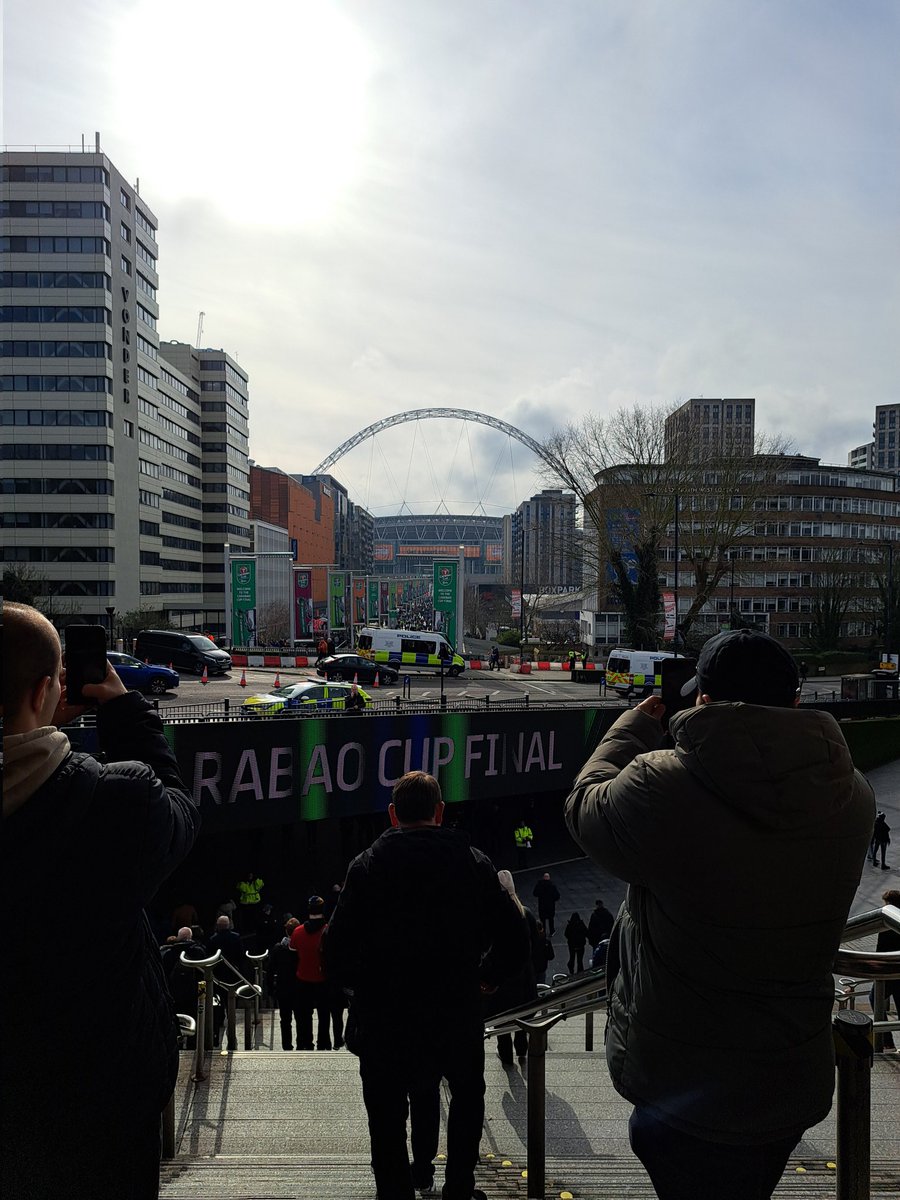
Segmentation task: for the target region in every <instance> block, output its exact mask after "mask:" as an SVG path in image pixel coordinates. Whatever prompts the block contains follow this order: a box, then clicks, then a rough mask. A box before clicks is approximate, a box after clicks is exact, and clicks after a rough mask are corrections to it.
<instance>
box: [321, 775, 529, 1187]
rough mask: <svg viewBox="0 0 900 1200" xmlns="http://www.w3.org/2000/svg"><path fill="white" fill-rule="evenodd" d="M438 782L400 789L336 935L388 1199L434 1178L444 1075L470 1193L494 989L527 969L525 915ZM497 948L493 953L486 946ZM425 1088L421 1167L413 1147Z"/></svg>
mask: <svg viewBox="0 0 900 1200" xmlns="http://www.w3.org/2000/svg"><path fill="white" fill-rule="evenodd" d="M443 813H444V804H443V800H442V797H441V789H440V785H439V784H438V782H437V780H436V779H434V778H433V777H432V776H430V775H426V774H424V772H422V771H411V772H409V773H408V774H406V775H404V776H403V777H402V778H401V779H400V780H398V782H397V783H396V784H395V785H394V789H393V799H392V803H391V805H390V808H389V815H390V820H391V828H390V829H389V830H387V832H385V833H383V834H382V835H381V836H380V837H379V838H378V839H377V840H376V841H375V843H374V844H373V845H372V846H370V847H369V849H368V850H366V851H364V852H363V853H362V854H360V855H358V856H357V857H356V858H355V859H354V860H353V862H352V863H351V864H350V868H349V870H348V872H347V878H346V881H345V883H344V890H343V891H342V892H341V898H340V900H339V902H338V906H337V909H336V910H335V913H334V917H333V918H332V920H331V923H330V925H329V928H328V932H327V934H326V935H325V960H326V964H327V967H328V970H329V972H330V973H331V974H332V975H333V976H334V977H335V978H336V979H337V980H338V982H340V983H341V984H343V985H344V986H346V987H350V988H352V989H353V1006H352V1009H351V1013H352V1015H353V1017H354V1020H355V1021H356V1022H357V1025H358V1028H357V1041H356V1045H357V1049H358V1051H359V1056H360V1063H359V1071H360V1078H361V1080H362V1088H363V1099H364V1101H365V1105H366V1111H367V1113H368V1117H369V1137H370V1141H371V1149H372V1169H373V1171H374V1174H375V1185H376V1189H377V1192H378V1195H379V1196H383V1197H385V1200H387V1198H388V1197H390V1200H414V1195H415V1189H416V1188H420V1189H423V1188H428V1187H430V1186H431V1185H432V1182H433V1177H434V1166H433V1159H434V1157H435V1154H436V1152H437V1144H438V1131H439V1106H438V1105H437V1104H436V1103H434V1102H433V1101H434V1099H435V1098H436V1097H437V1090H438V1086H439V1083H440V1080H441V1077H442V1076H443V1077H444V1078H445V1079H446V1081H447V1085H448V1087H449V1090H450V1105H449V1113H448V1121H447V1163H446V1174H445V1180H444V1185H443V1193H442V1195H443V1197H444V1200H470V1197H481V1198H482V1200H483V1197H484V1193H482V1192H480V1191H476V1190H475V1165H476V1163H477V1161H478V1148H479V1142H480V1139H481V1131H482V1125H483V1123H484V1088H485V1084H484V1025H483V1021H482V1016H481V997H482V994H483V993H482V988H484V989H485V991H490V990H491V989H492V988H496V987H497V986H498V985H499V984H500V983H501V982H502V981H503V979H505V978H507V977H508V976H509V975H511V974H512V973H513V972H514V971H515V969H516V967H517V965H518V954H519V948H520V945H521V942H520V940H519V937H520V931H521V922H522V918H521V915H520V914H519V912H518V911H517V909H516V908H515V906H514V905H513V903H512V901H511V900H510V898H509V896H508V895H507V894H506V892H505V891H504V890H503V888H502V887H501V886H500V883H499V882H498V880H497V874H496V872H495V871H494V868H493V866H492V864H491V862H490V860H489V859H488V858H486V857H485V855H483V854H482V853H481V852H480V851H479V850H476V849H474V848H473V847H472V846H470V845H469V842H468V840H467V838H466V837H465V836H464V835H463V834H462V833H459V832H457V831H455V830H450V829H444V828H443V827H442V826H441V820H442V818H443ZM489 950H490V951H491V954H490V956H488V955H487V951H489ZM412 1096H422V1097H423V1098H424V1101H423V1104H421V1105H419V1106H418V1108H417V1112H416V1118H417V1119H414V1121H413V1126H412V1133H413V1139H414V1140H413V1146H412V1150H413V1163H412V1166H410V1162H409V1157H408V1154H407V1145H406V1139H407V1134H406V1117H407V1109H408V1105H409V1101H410V1097H412Z"/></svg>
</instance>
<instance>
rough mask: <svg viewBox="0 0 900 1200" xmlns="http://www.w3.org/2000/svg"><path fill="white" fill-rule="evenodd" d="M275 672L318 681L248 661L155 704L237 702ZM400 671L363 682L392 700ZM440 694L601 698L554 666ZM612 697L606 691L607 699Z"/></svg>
mask: <svg viewBox="0 0 900 1200" xmlns="http://www.w3.org/2000/svg"><path fill="white" fill-rule="evenodd" d="M276 674H278V675H279V676H280V682H281V683H282V684H287V683H296V682H297V681H298V680H301V679H316V680H317V681H318V682H321V680H320V679H319V677H318V676H317V675H316V672H315V670H314V669H313V668H312V667H300V668H297V669H292V670H283V671H278V672H276V670H275V668H274V667H247V670H246V680H247V686H246V687H243V688H242V687H241V686H240V679H241V672H240V669H234V670H232V671H231V672H230V673H229V674H228V675H226V676H224V677H222V676H214V677H213V678H211V679H210V681H209V683H207V684H202V683H200V681H199V680H198V679H197V678H196V676H194V675H185V674H183V675H182V676H181V686H180V687H179V689H178V691H177V692H168V693H167V694H166V695H165V696H163V697H161V698H160V707H161V708H162V709H165V708H167V707H171V706H173V705H179V704H204V703H211V702H213V701H219V700H226V699H227V700H230V701H231V702H232V703H233V704H239V703H240V702H241V700H242V699H244V697H246V696H253V695H257V694H259V693H262V692H268V691H269V690H270V689H271V688H272V686H273V685H274V683H275V676H276ZM409 679H410V688H411V693H412V697H413V698H414V699H419V700H434V699H436V698H437V697H439V696H440V694H441V683H440V678H439V676H437V675H428V674H425V673H424V672H410V675H409ZM402 681H403V676H402V675H401V676H400V681H399V682H398V683H396V684H390V685H382V686H380V687H378V688H373V687H372V685H371V684H364V685H362V686H363V687H364V690H365V691H367V692H369V693H370V694H371V695H372V696H374V697H375V698H377V699H379V700H392V699H393V698H394V696H399V695H402ZM444 694H445V695H446V696H447V698H448V700H461V699H477V700H483V699H484V697H485V696H490V697H491V699H497V700H512V699H514V698H515V697H517V696H522V697H524V696H525V695H529V696H531V697H532V698H533V699H535V700H538V699H540V700H552V699H555V698H556V699H561V700H598V699H600V687H599V683H590V684H587V683H572V682H571V681H570V680H569V679H568V678H567V677H565V676H563V675H562V674H560V673H557V672H552V673H551V672H541V673H540V674H538V673H535V674H533V675H514V674H512V673H511V672H510V671H507V670H502V671H471V672H467V673H466V674H464V675H462V676H460V677H459V678H458V679H451V678H450V677H449V676H447V675H445V676H444ZM613 700H614V697H610V701H611V702H612V701H613Z"/></svg>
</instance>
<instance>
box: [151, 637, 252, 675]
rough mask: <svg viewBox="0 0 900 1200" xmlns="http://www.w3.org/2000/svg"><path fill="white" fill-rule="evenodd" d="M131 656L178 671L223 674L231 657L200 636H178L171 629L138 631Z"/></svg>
mask: <svg viewBox="0 0 900 1200" xmlns="http://www.w3.org/2000/svg"><path fill="white" fill-rule="evenodd" d="M134 649H135V654H136V655H137V657H138V658H144V659H147V660H148V661H149V662H152V663H154V662H155V663H171V664H172V666H173V667H177V668H178V669H179V670H181V671H196V672H197V674H198V675H202V674H203V669H204V667H205V668H206V670H207V672H208V674H210V675H215V674H221V675H224V674H225V672H226V671H230V670H231V655H230V654H226V653H225V651H224V650H220V649H219V648H218V646H216V644H215V643H214V642H211V641H210V640H209V638H208V637H204V635H203V634H202V633H180V632H178V630H175V629H142V630H141V631H140V632H139V633H138V635H137V641H136V644H135V648H134Z"/></svg>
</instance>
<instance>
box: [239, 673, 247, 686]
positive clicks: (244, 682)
mask: <svg viewBox="0 0 900 1200" xmlns="http://www.w3.org/2000/svg"><path fill="white" fill-rule="evenodd" d="M240 686H241V687H246V686H247V672H246V670H242V671H241V684H240Z"/></svg>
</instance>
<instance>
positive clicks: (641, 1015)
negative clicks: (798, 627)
mask: <svg viewBox="0 0 900 1200" xmlns="http://www.w3.org/2000/svg"><path fill="white" fill-rule="evenodd" d="M799 686H800V678H799V673H798V671H797V666H796V663H795V662H794V660H793V658H792V657H791V656H790V655H789V654H788V653H787V651H786V650H785V649H784V648H783V647H782V646H781V645H780V644H779V643H778V642H776V641H774V639H772V638H770V637H768V636H767V635H766V634H763V633H760V632H757V631H756V630H751V629H740V630H733V631H730V632H726V633H722V634H718V635H716V636H715V637H713V638H710V639H709V640H708V641H707V642H706V644H705V645H704V646H703V649H702V650H701V652H700V656H699V659H698V663H697V673H696V675H695V677H694V678H693V679H692V680H690V681H689V683H688V684H686V685H685V687H684V689H683V694H684V695H686V696H687V695H690V694H695V696H696V699H695V707H692V708H688V709H685V710H682V711H680V712H676V713H675V714H674V715H673V716H672V718H671V721H670V723H669V736H670V737H671V738H673V739H674V743H675V748H674V749H666V750H663V749H659V747H660V746H661V745H662V743H663V740H664V733H663V728H662V724H661V718H662V716H663V714H664V712H665V706H664V705H663V703H662V701H661V700H660V699H659V697H656V696H652V697H649V698H648V699H646V700H644V701H642V702H641V703H640V704H639V705H637V707H636V708H635V709H633V710H632V711H630V712H628V713H625V714H623V715H622V716H621V717H619V719H618V720H617V721H616V722H615V723H614V724H613V726H612V727H611V728H610V730H609V731H608V733H607V734H606V735H605V737H604V738H603V739H602V741H601V742H600V745H599V746H598V748H597V749H596V751H595V752H594V754H593V755H592V756H591V758H590V759H589V760H588V762H587V764H586V765H585V767H584V768H583V769H582V771H581V773H580V774H579V776H578V778H577V779H576V781H575V787H574V790H573V791H572V793H571V795H570V796H569V798H568V800H567V802H566V820H567V823H568V826H569V829H570V831H571V833H572V834H573V836H574V837H575V839H576V841H578V842H579V843H580V845H581V846H582V847H583V848H584V850H585V851H586V853H588V854H589V855H590V857H591V858H592V859H593V860H594V861H595V862H596V863H598V864H599V865H600V866H601V867H603V868H604V869H605V870H608V871H610V872H612V873H613V874H614V875H617V876H618V877H619V878H621V879H624V880H626V881H627V882H628V884H629V886H628V890H627V893H626V899H625V902H624V904H623V906H622V909H621V911H620V913H619V916H618V918H617V921H616V926H615V928H614V930H613V936H612V941H611V943H610V947H609V958H608V961H607V972H608V986H609V990H610V999H609V1010H608V1012H609V1019H608V1023H607V1042H606V1056H607V1062H608V1064H609V1069H610V1073H611V1075H612V1079H613V1083H614V1085H615V1087H616V1089H617V1090H618V1091H619V1092H620V1093H621V1094H622V1095H623V1096H624V1097H625V1098H626V1099H627V1100H630V1101H631V1102H632V1104H634V1106H635V1107H634V1111H633V1113H632V1116H631V1120H630V1123H629V1129H630V1136H631V1145H632V1149H633V1150H634V1152H635V1154H637V1156H638V1157H639V1158H640V1159H641V1161H642V1162H643V1164H644V1166H645V1167H646V1169H647V1171H648V1172H649V1175H650V1178H651V1180H652V1182H653V1185H654V1187H655V1188H656V1191H657V1193H658V1194H659V1195H660V1196H665V1197H678V1198H680V1197H686V1196H692V1197H712V1196H720V1195H722V1194H724V1193H725V1192H727V1194H728V1196H729V1200H749V1198H751V1197H752V1198H753V1200H762V1198H765V1197H768V1196H770V1195H771V1193H772V1191H773V1190H774V1188H775V1186H776V1185H777V1183H778V1180H779V1178H780V1177H781V1174H782V1172H783V1170H784V1167H785V1164H786V1162H787V1160H788V1157H789V1155H790V1154H791V1152H792V1151H793V1149H794V1148H795V1146H796V1145H797V1143H798V1141H799V1140H800V1138H801V1137H802V1135H803V1132H804V1131H805V1130H806V1129H808V1128H810V1127H811V1126H813V1125H816V1124H818V1122H820V1121H822V1120H823V1119H824V1118H825V1116H826V1115H827V1114H828V1111H829V1109H830V1107H831V1099H832V1092H833V1089H834V1048H833V1041H832V1032H831V1011H832V1006H833V1002H834V982H833V978H832V973H831V972H832V967H833V963H834V957H835V954H836V952H837V949H838V946H839V944H840V939H841V934H842V933H843V930H844V925H845V923H846V919H847V914H848V912H849V910H850V905H851V903H852V901H853V897H854V893H855V891H856V887H857V884H858V882H859V876H860V870H861V867H862V864H863V862H864V860H865V856H866V849H867V847H868V846H869V842H870V839H871V833H872V825H873V819H874V815H875V808H874V797H873V794H872V789H871V788H870V787H869V785H868V783H867V782H866V780H865V779H864V778H863V776H862V775H860V774H859V773H858V772H857V771H855V770H854V768H853V762H852V759H851V756H850V752H849V750H848V748H847V744H846V742H845V741H844V737H843V734H842V733H841V729H840V726H839V725H838V723H837V722H836V721H835V720H834V718H833V717H832V716H831V715H830V714H828V713H825V712H823V711H821V710H818V709H810V708H805V707H804V708H800V707H799ZM726 895H727V897H728V903H727V905H721V904H717V903H716V902H717V900H718V898H720V897H722V896H726ZM711 905H714V906H715V915H714V919H713V917H712V915H711V914H712V909H711V907H710V906H711ZM737 1029H741V1030H745V1031H752V1032H750V1033H749V1035H748V1036H747V1037H745V1038H744V1037H736V1036H735V1030H737ZM723 1180H727V1185H726V1184H723Z"/></svg>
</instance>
